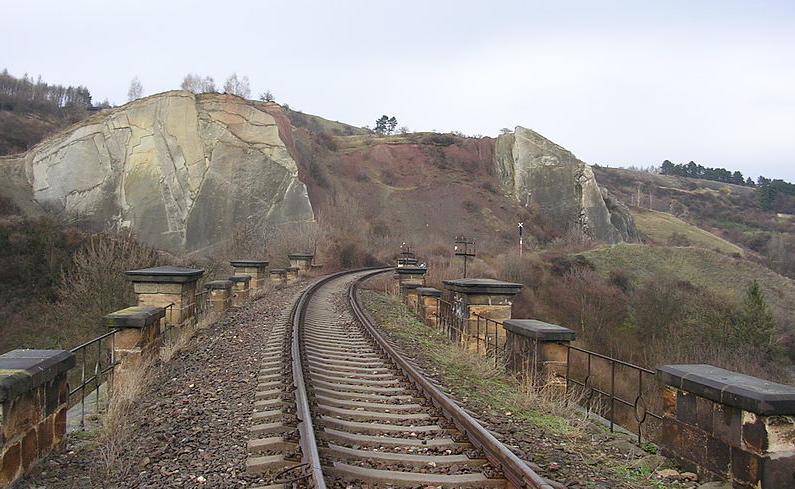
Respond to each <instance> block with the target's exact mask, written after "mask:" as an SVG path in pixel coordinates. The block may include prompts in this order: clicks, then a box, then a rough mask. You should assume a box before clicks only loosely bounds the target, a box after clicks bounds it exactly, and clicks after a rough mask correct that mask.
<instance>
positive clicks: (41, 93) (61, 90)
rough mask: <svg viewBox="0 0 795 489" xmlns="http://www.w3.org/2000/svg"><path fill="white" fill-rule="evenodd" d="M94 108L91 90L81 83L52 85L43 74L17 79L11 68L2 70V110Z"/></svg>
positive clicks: (55, 110) (52, 110)
mask: <svg viewBox="0 0 795 489" xmlns="http://www.w3.org/2000/svg"><path fill="white" fill-rule="evenodd" d="M72 107H75V108H82V109H88V108H90V107H92V104H91V92H89V90H88V88H86V87H84V86H82V85H79V86H76V87H74V86H71V85H70V86H66V87H65V86H63V85H51V84H49V83H46V82H44V81H43V80H42V79H41V76H39V77H38V78H37V79H36V80H34V79H32V78H31V77H29V76H28V74H27V73H26V74H24V75H23V76H22V78H17V77H15V76H14V75H12V74H10V73H9V72H8V70H7V69H4V70H3V72H2V73H0V110H9V111H11V110H13V111H18V112H21V111H24V112H28V111H31V112H39V113H47V114H55V113H57V112H59V111H60V110H61V109H62V108H72Z"/></svg>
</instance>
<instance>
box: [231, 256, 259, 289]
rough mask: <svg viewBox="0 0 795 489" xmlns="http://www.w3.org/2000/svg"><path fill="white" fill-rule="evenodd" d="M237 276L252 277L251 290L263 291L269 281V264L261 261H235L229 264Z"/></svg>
mask: <svg viewBox="0 0 795 489" xmlns="http://www.w3.org/2000/svg"><path fill="white" fill-rule="evenodd" d="M229 264H230V265H232V268H234V269H235V275H250V276H251V288H252V289H255V290H261V289H262V288H263V287H264V286H265V282H266V281H267V280H268V262H267V261H261V260H234V261H231V262H229Z"/></svg>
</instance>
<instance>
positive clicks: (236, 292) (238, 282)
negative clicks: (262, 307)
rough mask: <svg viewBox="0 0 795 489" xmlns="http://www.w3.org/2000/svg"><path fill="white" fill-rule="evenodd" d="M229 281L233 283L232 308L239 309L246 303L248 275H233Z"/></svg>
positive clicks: (249, 279)
mask: <svg viewBox="0 0 795 489" xmlns="http://www.w3.org/2000/svg"><path fill="white" fill-rule="evenodd" d="M229 280H230V281H231V282H232V283H234V286H233V287H232V307H240V306H242V305H243V304H245V303H246V301H248V297H249V289H250V288H251V276H250V275H233V276H231V277H229Z"/></svg>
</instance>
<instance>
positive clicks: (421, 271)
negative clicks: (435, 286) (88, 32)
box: [395, 266, 428, 285]
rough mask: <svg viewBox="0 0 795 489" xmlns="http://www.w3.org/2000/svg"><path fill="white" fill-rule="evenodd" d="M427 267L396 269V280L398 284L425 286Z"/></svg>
mask: <svg viewBox="0 0 795 489" xmlns="http://www.w3.org/2000/svg"><path fill="white" fill-rule="evenodd" d="M427 271H428V269H427V268H425V267H412V266H403V267H398V268H396V269H395V279H397V281H398V282H420V283H421V284H422V285H425V273H426V272H427Z"/></svg>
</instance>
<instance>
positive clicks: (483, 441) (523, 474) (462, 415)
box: [348, 269, 553, 489]
mask: <svg viewBox="0 0 795 489" xmlns="http://www.w3.org/2000/svg"><path fill="white" fill-rule="evenodd" d="M390 270H391V269H390ZM387 271H388V270H387ZM383 272H384V271H374V272H373V273H371V274H368V275H365V276H363V277H361V278H360V279H359V280H358V281H356V282H355V283H354V284H353V285H352V286H351V288H350V289H349V291H348V299H349V302H350V306H351V309H352V310H353V313H354V316H356V317H357V319H358V320H359V321H360V322H361V323H362V325H363V327H364V329H365V331H367V333H368V334H369V335H370V336H371V337H372V338H373V340H375V342H376V344H377V345H378V346H379V348H381V350H382V351H384V353H386V354H387V356H388V357H389V358H390V360H391V361H392V362H393V363H394V364H395V366H396V367H397V368H398V369H399V370H401V371H402V372H403V373H404V374H405V375H406V377H408V378H409V380H410V381H411V382H412V383H413V384H414V386H415V387H416V388H417V390H418V391H419V392H421V393H423V394H424V395H425V396H426V397H427V398H428V399H429V400H430V401H431V402H432V403H433V405H434V406H436V407H437V408H439V409H440V410H441V411H442V413H443V414H444V416H445V417H446V418H447V419H448V420H449V421H450V422H452V423H453V424H454V425H455V426H456V428H457V429H458V430H459V431H461V433H463V434H464V435H465V436H467V437H468V438H469V441H470V442H471V443H472V444H473V445H475V446H476V447H477V448H479V449H481V450H483V453H484V454H485V455H486V458H487V459H488V460H489V461H490V462H491V463H492V464H494V466H495V467H497V468H498V469H500V470H502V471H503V474H504V475H505V478H506V479H508V481H509V482H510V483H511V484H513V485H514V486H515V487H517V488H532V489H553V486H552V485H550V484H549V483H548V482H547V481H546V480H545V479H544V478H543V477H541V476H540V475H538V474H537V473H535V472H534V471H533V470H532V469H530V467H528V466H527V464H526V463H524V462H523V461H522V460H521V459H520V458H519V457H517V456H516V455H515V454H514V453H513V452H511V451H510V450H509V449H508V448H507V447H506V446H505V445H504V444H502V443H501V442H500V441H499V440H497V439H496V438H495V437H494V435H492V434H491V433H489V432H488V431H487V430H486V429H485V428H483V426H481V425H480V423H478V421H477V420H475V419H474V418H473V417H472V416H470V415H469V414H467V412H466V411H464V410H463V409H462V408H461V407H459V406H458V405H457V404H455V403H454V402H453V401H452V400H451V399H450V398H449V397H447V395H445V394H444V393H443V392H442V391H440V390H439V389H438V388H437V387H436V386H434V385H433V384H432V383H431V382H430V381H429V380H428V379H427V378H425V376H424V375H422V374H421V373H420V372H419V371H418V370H417V369H415V368H414V367H413V366H412V365H411V364H410V363H409V362H408V361H407V360H406V359H405V358H403V356H402V355H400V354H399V353H398V352H397V350H395V348H393V347H392V346H391V345H390V344H389V343H388V342H387V341H386V340H385V339H384V337H383V336H382V335H381V334H380V333H379V332H378V330H377V328H376V327H375V325H374V321H373V320H372V318H370V316H369V314H368V313H367V312H366V311H365V309H364V307H363V306H362V304H361V302H360V300H359V285H360V284H361V282H362V281H363V280H365V279H367V278H369V277H371V276H372V275H376V274H378V273H383ZM459 331H460V330H459Z"/></svg>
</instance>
